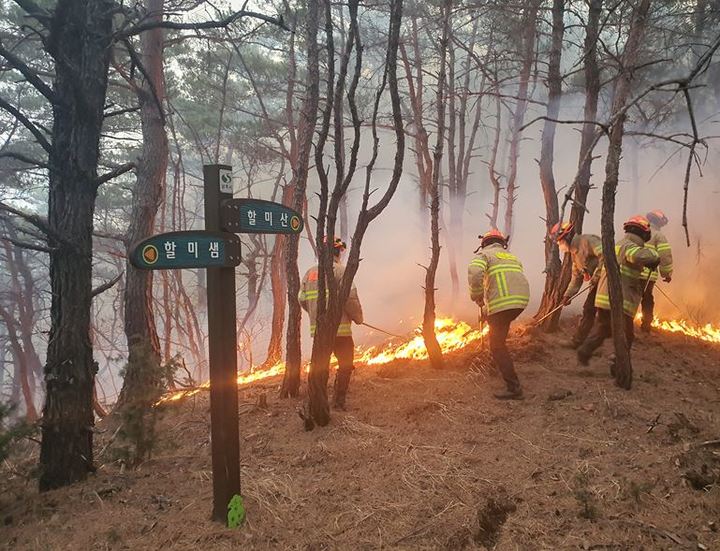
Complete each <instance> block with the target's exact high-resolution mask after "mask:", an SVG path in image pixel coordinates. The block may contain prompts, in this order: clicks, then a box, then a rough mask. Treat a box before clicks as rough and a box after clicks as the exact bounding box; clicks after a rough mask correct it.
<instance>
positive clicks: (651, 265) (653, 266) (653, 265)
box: [647, 259, 660, 272]
mask: <svg viewBox="0 0 720 551" xmlns="http://www.w3.org/2000/svg"><path fill="white" fill-rule="evenodd" d="M658 266H660V259H658V260H653V261H652V262H650V263H649V264H648V265H647V267H648V268H649V269H650V271H651V272H654V271H655V270H657V267H658Z"/></svg>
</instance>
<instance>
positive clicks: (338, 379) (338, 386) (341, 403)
mask: <svg viewBox="0 0 720 551" xmlns="http://www.w3.org/2000/svg"><path fill="white" fill-rule="evenodd" d="M352 372H353V368H352V367H350V368H346V367H343V368H341V369H338V370H337V373H336V375H335V386H334V390H335V396H334V403H333V408H335V409H342V410H345V398H346V397H347V391H348V386H349V385H350V376H351V375H352Z"/></svg>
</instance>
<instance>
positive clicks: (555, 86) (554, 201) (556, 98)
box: [537, 0, 565, 331]
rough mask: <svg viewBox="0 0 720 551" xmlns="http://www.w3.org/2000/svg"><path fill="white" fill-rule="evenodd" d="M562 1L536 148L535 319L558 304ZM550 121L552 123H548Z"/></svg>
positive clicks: (552, 321) (556, 4)
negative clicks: (539, 238) (539, 222)
mask: <svg viewBox="0 0 720 551" xmlns="http://www.w3.org/2000/svg"><path fill="white" fill-rule="evenodd" d="M564 15H565V0H553V6H552V39H551V44H550V56H549V57H550V61H549V64H548V79H547V84H548V105H547V119H546V120H545V125H544V126H543V131H542V138H541V147H540V185H541V186H542V190H543V197H544V199H545V226H546V232H545V289H544V291H543V296H542V300H541V302H540V309H539V310H538V313H537V316H543V315H545V314H546V313H547V312H549V311H550V310H552V309H553V308H554V307H555V305H557V304H558V302H559V300H560V296H558V292H557V288H558V281H559V280H560V271H561V264H560V254H559V251H558V246H557V243H556V242H555V241H554V240H553V239H552V238H551V237H550V231H551V229H552V227H553V226H554V225H555V224H556V223H557V222H558V220H559V216H560V213H559V205H558V198H557V192H556V190H555V176H554V175H553V160H554V157H555V129H556V127H557V123H556V122H554V120H557V118H558V114H559V113H560V100H561V98H562V75H561V74H560V61H561V56H562V47H563V35H564V33H565V22H564ZM551 119H552V120H551ZM559 318H560V312H559V311H558V312H557V314H555V315H553V316H550V318H548V319H547V320H546V322H545V324H544V328H545V329H546V330H547V331H553V330H555V329H556V328H557V324H558V320H559Z"/></svg>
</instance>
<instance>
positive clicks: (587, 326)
mask: <svg viewBox="0 0 720 551" xmlns="http://www.w3.org/2000/svg"><path fill="white" fill-rule="evenodd" d="M595 295H597V285H596V286H594V287H593V288H592V289H590V292H589V293H588V296H587V298H586V299H585V302H584V303H583V309H582V316H581V317H580V323H579V324H578V327H577V330H576V331H575V336H574V337H573V339H572V343H573V345H574V346H575V347H576V348H577V347H578V346H580V345H581V344H582V343H584V342H585V339H587V336H588V335H589V334H590V331H591V330H592V328H593V324H594V323H595Z"/></svg>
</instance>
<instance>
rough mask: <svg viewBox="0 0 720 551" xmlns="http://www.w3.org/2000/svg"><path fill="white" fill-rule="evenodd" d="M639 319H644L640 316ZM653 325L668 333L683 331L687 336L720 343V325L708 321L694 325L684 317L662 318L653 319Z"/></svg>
mask: <svg viewBox="0 0 720 551" xmlns="http://www.w3.org/2000/svg"><path fill="white" fill-rule="evenodd" d="M639 319H642V316H640V318H639ZM652 326H653V327H654V328H656V329H659V330H661V331H667V332H668V333H682V334H683V335H685V336H687V337H692V338H694V339H700V340H702V341H706V342H712V343H720V327H718V326H715V325H712V324H711V323H706V324H705V325H703V326H699V325H694V324H692V323H691V322H689V321H687V320H683V319H673V320H661V319H658V318H657V317H656V318H654V319H653V321H652Z"/></svg>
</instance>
